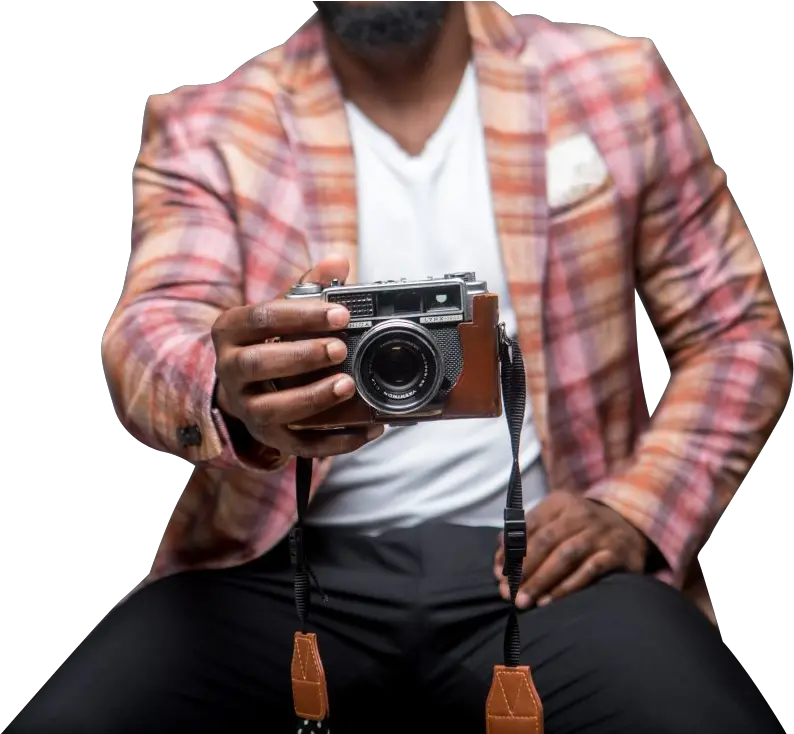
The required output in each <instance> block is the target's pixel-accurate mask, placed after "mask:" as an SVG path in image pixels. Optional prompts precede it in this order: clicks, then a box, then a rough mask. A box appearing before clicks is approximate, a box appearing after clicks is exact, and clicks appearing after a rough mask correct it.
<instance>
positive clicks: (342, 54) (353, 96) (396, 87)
mask: <svg viewBox="0 0 794 734" xmlns="http://www.w3.org/2000/svg"><path fill="white" fill-rule="evenodd" d="M449 6H450V7H449V9H448V11H447V15H446V18H445V19H444V24H443V26H442V27H441V28H440V29H439V32H438V33H437V34H436V35H435V36H434V37H433V38H432V39H430V40H429V41H428V43H427V44H426V45H425V46H424V47H422V48H418V49H416V50H415V51H413V52H412V53H411V54H408V55H406V54H403V53H402V52H400V53H399V55H398V54H397V53H395V54H388V53H384V54H383V55H382V56H379V57H378V58H366V59H364V58H361V57H358V56H356V55H354V54H352V53H351V52H350V51H348V50H347V49H346V48H345V47H344V46H343V45H342V43H341V42H340V41H339V39H338V38H337V37H336V36H335V35H334V34H333V33H326V47H327V50H328V57H329V60H330V62H331V66H332V67H333V69H334V72H335V74H336V76H337V78H338V79H339V83H340V85H341V87H342V91H343V93H344V95H345V97H347V98H348V99H349V100H351V101H352V102H353V103H358V102H359V101H361V100H362V99H368V100H370V104H372V100H373V99H377V100H378V103H379V106H383V107H386V108H395V109H397V108H403V109H404V108H405V107H406V106H411V107H413V106H415V105H421V104H422V103H423V102H424V100H426V99H428V98H430V97H435V96H437V95H439V94H441V95H444V94H445V93H448V92H449V91H450V90H453V93H454V90H457V88H458V85H459V84H460V80H461V77H462V76H463V72H464V70H465V68H466V65H467V64H468V62H469V59H470V56H471V48H470V40H469V31H468V27H467V25H466V14H465V11H464V7H463V3H462V2H451V3H449Z"/></svg>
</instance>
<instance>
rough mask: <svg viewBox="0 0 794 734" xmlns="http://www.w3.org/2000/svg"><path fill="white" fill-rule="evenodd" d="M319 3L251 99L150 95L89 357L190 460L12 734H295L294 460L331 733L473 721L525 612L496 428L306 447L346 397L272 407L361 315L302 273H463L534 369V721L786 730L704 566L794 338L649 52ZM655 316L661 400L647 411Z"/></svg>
mask: <svg viewBox="0 0 794 734" xmlns="http://www.w3.org/2000/svg"><path fill="white" fill-rule="evenodd" d="M316 5H317V7H318V10H319V13H318V16H317V17H316V18H314V19H312V20H311V21H310V22H309V23H308V24H307V25H306V26H305V27H304V28H302V29H301V30H300V31H299V32H298V33H297V35H295V36H294V37H293V38H292V39H290V40H289V41H288V42H287V43H286V44H285V45H284V46H282V47H279V48H277V49H274V50H272V51H270V52H268V53H266V54H264V55H262V56H260V57H258V58H256V59H254V60H253V61H251V62H249V63H248V64H246V65H244V66H243V67H242V68H241V69H240V70H238V71H237V72H236V73H234V74H233V75H232V76H230V77H229V78H228V79H226V80H224V81H222V82H219V83H217V84H212V85H207V86H198V87H186V88H182V89H178V90H176V91H174V92H172V93H170V94H167V95H163V96H160V97H154V98H152V99H151V100H150V102H149V105H148V109H147V115H146V122H145V129H144V136H143V144H142V149H141V154H140V158H139V160H138V163H137V165H136V169H135V214H134V231H133V252H132V258H131V261H130V266H129V272H128V277H127V280H126V283H125V287H124V292H123V295H122V298H121V301H120V303H119V305H118V308H117V309H116V311H115V313H114V315H113V317H112V320H111V322H110V325H109V326H108V329H107V332H106V335H105V338H104V342H103V356H104V362H105V366H106V372H107V376H108V381H109V384H110V388H111V392H112V395H113V399H114V403H115V405H116V408H117V411H118V414H119V417H120V418H121V420H122V421H123V422H124V424H125V425H126V426H127V427H128V428H129V430H130V431H131V432H132V433H133V435H135V436H136V437H137V438H139V439H140V440H141V441H143V442H144V443H146V444H148V445H150V446H153V447H154V448H156V449H159V450H163V451H169V452H172V453H174V454H176V455H179V456H182V457H184V458H185V459H187V460H189V461H191V462H193V463H195V465H196V469H195V472H194V474H193V476H192V477H191V480H190V482H189V484H188V486H187V488H186V490H185V492H184V494H183V496H182V498H181V500H180V501H179V503H178V505H177V508H176V511H175V513H174V516H173V518H172V519H171V522H170V524H169V526H168V529H167V531H166V534H165V537H164V539H163V542H162V545H161V548H160V550H159V552H158V554H157V558H156V562H155V564H154V568H153V570H152V574H151V575H150V577H149V578H148V579H147V580H146V583H145V584H144V585H143V588H141V589H139V590H137V591H136V592H135V593H134V594H133V595H132V596H131V597H130V598H129V599H127V600H126V601H125V602H124V603H122V604H121V605H119V606H118V607H117V608H116V609H115V610H113V611H112V612H111V614H110V615H109V616H108V617H107V618H106V619H105V620H104V621H103V622H102V623H101V624H100V625H99V627H98V628H97V629H96V630H95V631H94V632H93V633H92V634H91V635H90V636H89V638H88V639H87V640H86V641H85V642H84V643H83V645H81V647H80V648H79V649H78V650H77V651H76V652H75V653H74V655H73V656H72V657H71V658H70V659H69V660H68V661H67V662H66V663H65V664H64V666H63V667H62V668H61V670H60V671H59V672H58V673H56V675H55V676H54V677H53V678H52V680H51V681H50V682H49V683H48V684H47V685H46V686H45V687H44V688H43V689H42V691H41V692H40V693H39V694H38V695H37V696H36V698H34V700H33V701H32V702H31V703H30V704H29V705H28V707H27V708H26V709H25V710H24V711H23V713H22V714H21V715H20V716H19V717H18V718H17V720H16V721H15V722H14V723H12V725H11V727H10V729H9V731H10V732H13V733H14V734H22V733H23V732H26V733H30V732H48V733H49V734H57V733H58V732H78V731H79V732H81V733H82V734H89V733H90V732H113V733H114V734H120V733H122V732H136V733H141V732H147V734H157V733H159V732H181V731H185V732H187V731H190V732H193V734H195V733H197V732H232V731H234V732H240V733H241V734H242V733H243V732H259V731H273V732H284V731H291V730H294V727H295V713H294V710H293V696H292V690H291V687H290V680H289V666H290V659H291V656H292V641H293V640H292V635H293V632H294V631H295V630H296V629H297V619H296V616H295V608H294V603H293V590H292V575H291V570H290V558H289V555H290V554H289V548H288V544H287V541H286V540H285V538H286V536H287V533H288V531H289V530H290V527H291V526H292V524H293V522H294V520H295V472H294V463H293V460H292V459H293V457H296V456H299V457H314V458H318V457H325V458H322V459H320V460H319V461H318V463H317V467H316V468H317V471H315V482H314V486H313V501H312V503H311V506H310V510H309V514H308V518H307V524H308V528H307V543H308V552H309V557H310V559H311V561H312V564H313V566H314V569H315V571H316V573H317V576H318V580H319V583H320V584H321V585H322V586H323V588H324V591H325V592H326V594H327V597H328V601H327V603H326V604H320V603H318V597H315V603H314V605H313V616H312V617H311V620H310V624H309V630H310V631H313V632H317V633H318V640H319V645H320V648H321V652H322V662H323V665H324V668H325V673H326V677H327V682H328V696H329V700H328V705H329V709H330V720H329V721H330V724H331V728H332V730H334V731H338V732H340V733H341V734H351V732H363V731H367V732H369V731H380V732H383V731H389V732H391V731H395V732H397V731H404V730H405V729H406V727H414V728H416V729H418V730H422V731H456V732H480V731H482V730H483V727H484V726H485V713H486V712H485V700H486V696H487V694H488V690H489V685H490V683H491V676H492V671H493V666H494V665H495V664H498V663H500V662H501V661H502V655H503V653H502V631H503V627H504V623H505V618H506V616H507V611H508V603H507V602H506V601H505V599H506V597H507V596H508V592H507V589H506V582H505V580H504V578H502V574H501V571H502V558H503V552H502V550H501V540H500V535H499V528H500V527H501V525H502V508H503V506H504V499H505V498H504V491H505V487H506V484H507V480H508V475H509V470H510V462H511V454H510V445H509V440H508V433H507V429H506V425H505V422H504V419H494V420H489V419H483V420H480V421H474V420H471V421H443V422H438V423H432V422H430V423H422V424H418V425H415V426H405V427H399V428H389V429H387V430H386V431H385V432H384V430H383V429H382V428H380V427H378V428H374V429H372V430H369V431H364V430H362V431H358V432H352V433H350V434H346V435H336V434H335V435H333V436H328V435H325V434H322V433H315V432H296V431H293V430H290V429H288V428H287V427H286V426H287V425H288V424H292V423H294V422H295V421H297V420H300V419H302V418H306V417H308V416H310V415H312V414H315V413H317V412H319V411H321V410H323V409H325V408H327V407H330V406H333V405H335V404H337V403H339V402H340V401H344V400H347V399H349V398H350V397H351V396H352V395H353V392H354V386H353V384H352V382H351V381H350V379H348V378H346V377H339V376H337V377H335V378H325V379H322V380H320V381H314V382H312V383H311V384H309V385H308V386H307V387H303V388H292V389H289V390H276V389H275V387H274V384H273V380H277V379H278V378H281V377H286V376H291V375H298V374H305V373H311V372H314V371H316V370H318V369H319V368H322V367H326V366H328V365H332V364H338V363H340V362H341V361H342V360H343V359H344V358H345V346H344V344H343V343H342V342H341V341H340V340H338V339H335V338H334V337H328V338H321V339H318V338H314V337H312V336H311V335H312V334H317V333H318V332H334V331H336V330H339V329H341V328H343V327H344V326H345V324H346V323H347V321H348V319H349V314H348V313H347V312H346V311H344V309H339V308H330V307H327V306H324V305H320V304H308V305H307V304H305V303H303V302H295V301H285V300H281V299H280V295H281V294H283V293H284V292H285V291H286V290H287V289H288V288H289V287H290V286H291V285H292V284H293V283H295V282H296V281H298V280H299V279H300V278H301V277H303V278H304V279H305V280H311V281H321V282H326V283H327V282H330V281H331V280H332V279H334V278H336V279H340V280H345V279H347V280H348V282H352V281H358V282H368V281H372V280H375V279H388V278H398V277H403V276H404V277H412V276H419V277H422V276H426V275H428V274H432V275H442V274H443V273H445V272H449V271H454V270H474V271H476V273H477V274H478V276H479V277H482V278H484V279H486V280H487V281H488V284H489V288H490V290H492V291H494V292H496V293H498V295H499V297H500V310H501V317H502V320H503V321H504V322H505V324H506V327H507V329H508V331H509V332H510V333H512V334H514V335H517V337H518V340H519V342H520V344H521V346H522V351H523V353H524V359H525V362H526V374H527V379H528V383H527V384H528V394H529V398H530V400H529V401H528V410H527V412H526V417H525V421H524V426H523V435H522V451H521V454H520V457H519V464H520V467H521V471H522V478H523V485H524V499H525V510H526V513H527V514H526V518H527V520H526V525H527V533H528V538H529V539H528V552H527V555H526V558H525V559H524V566H523V582H522V587H521V593H520V594H519V595H518V597H517V599H516V605H517V606H518V608H519V609H520V610H521V611H520V615H519V618H520V631H521V641H522V645H523V647H522V648H521V662H522V664H524V665H529V666H530V667H531V670H532V675H533V678H534V683H535V686H536V688H537V692H538V693H539V695H540V699H541V701H542V705H543V710H544V718H545V730H546V731H547V732H553V733H554V734H557V733H558V732H573V731H576V732H584V731H587V732H592V733H594V734H596V733H600V732H631V733H632V734H641V733H643V732H684V733H685V732H699V733H700V732H710V731H714V732H721V733H723V734H726V733H730V732H737V733H738V732H754V733H755V734H766V733H769V732H781V731H782V729H781V727H780V725H779V724H778V723H777V721H776V720H775V717H774V715H773V714H772V713H771V711H770V710H769V708H768V707H767V705H766V704H765V702H764V701H763V699H762V697H761V695H760V694H759V692H758V691H757V690H756V688H755V687H754V686H753V684H752V682H751V681H750V680H749V678H748V677H747V675H746V674H745V673H744V671H743V670H742V669H741V667H740V665H739V664H738V663H737V661H736V660H735V659H734V658H733V657H732V656H731V655H730V653H729V652H728V650H727V649H726V648H725V647H724V645H723V644H722V642H721V641H720V638H719V634H718V632H717V631H716V629H715V627H714V626H713V624H712V623H711V622H710V621H708V619H707V616H706V615H708V614H710V608H709V606H708V600H707V599H706V598H705V597H704V595H703V587H702V583H701V582H702V578H701V577H700V575H699V568H698V565H697V561H696V558H697V553H698V551H699V550H700V548H701V547H702V546H703V544H704V543H705V542H706V540H707V538H708V537H709V534H710V533H711V531H712V529H713V528H714V525H715V523H716V522H717V520H718V519H719V517H720V515H721V513H722V512H723V510H724V509H725V507H726V505H727V503H728V502H729V500H730V498H731V497H732V496H733V494H734V493H735V491H736V489H737V488H738V486H739V484H740V482H741V481H742V479H743V477H744V476H745V474H746V472H747V471H748V469H749V467H750V465H751V464H752V462H753V460H754V459H755V458H756V456H757V455H758V453H759V451H760V449H761V447H762V445H763V443H764V442H765V440H766V438H767V437H768V435H769V433H770V431H771V430H772V428H773V427H774V425H775V423H776V421H777V419H778V418H779V415H780V413H781V411H782V408H783V406H784V403H785V401H786V398H787V396H788V392H789V389H790V384H791V354H790V348H789V343H788V340H787V337H786V334H785V330H784V327H783V325H782V322H781V318H780V314H779V312H778V309H777V307H776V305H775V302H774V298H773V296H772V293H771V290H770V288H769V285H768V282H767V279H766V276H765V274H764V271H763V267H762V264H761V261H760V259H759V257H758V255H757V253H756V250H755V246H754V244H753V242H752V239H751V237H750V235H749V233H748V231H747V228H746V226H745V224H744V222H743V220H742V218H741V216H740V214H739V212H738V210H737V208H736V206H735V204H734V202H733V200H732V198H731V195H730V193H729V191H728V189H727V188H726V184H725V177H724V175H723V173H722V171H721V170H720V169H719V168H718V167H717V166H716V165H715V163H714V162H713V160H712V158H711V156H710V154H709V150H708V147H707V145H706V141H705V139H704V137H703V135H702V133H701V131H700V129H699V127H698V125H697V123H696V121H695V119H694V117H693V116H692V113H691V111H690V110H689V107H688V106H687V104H686V102H685V101H684V99H683V97H682V96H681V94H680V92H679V90H678V88H677V87H676V85H675V83H674V81H673V80H672V78H671V76H670V74H669V73H668V71H667V70H666V68H665V66H664V64H663V62H662V60H661V59H660V58H659V56H658V54H657V52H656V51H655V48H654V47H653V45H652V44H651V43H649V42H647V41H645V40H637V39H626V38H621V37H619V36H615V35H613V34H610V33H608V32H607V31H604V30H602V29H599V28H593V27H586V26H575V25H558V24H554V23H550V22H548V21H546V20H544V19H542V18H539V17H535V16H525V17H521V18H512V17H510V16H509V15H508V14H507V13H505V12H504V11H502V9H501V8H499V6H497V5H496V4H493V3H457V2H452V3H436V2H424V3H391V2H384V3H353V2H350V3H316ZM635 289H637V290H638V291H639V293H640V294H641V296H642V298H643V300H644V302H645V304H646V307H647V309H648V312H649V314H650V316H651V319H652V321H653V323H654V325H655V327H656V329H657V331H658V334H659V337H660V339H661V341H662V344H663V345H664V348H665V352H666V354H667V357H668V359H669V362H670V366H671V373H672V376H671V381H670V385H669V387H668V389H667V391H666V393H665V396H664V398H663V400H662V402H661V404H660V406H659V407H658V409H657V411H656V413H655V414H654V417H653V421H650V422H649V420H648V416H647V411H646V408H645V402H644V398H643V393H642V388H641V383H640V375H639V367H638V360H637V348H636V338H635V314H634V305H633V304H634V292H635ZM301 335H305V336H306V338H305V339H298V340H297V341H287V340H284V341H280V340H279V339H278V338H279V337H285V336H290V337H295V336H298V337H300V336H301ZM328 457H336V458H334V459H333V460H331V459H330V458H328ZM693 590H694V591H693ZM698 590H699V595H698V594H695V597H694V598H695V599H696V601H697V603H698V604H699V605H700V606H701V609H702V610H703V611H705V612H706V615H704V614H703V613H702V612H701V611H699V610H698V609H697V607H696V605H695V604H693V602H692V601H691V600H690V599H688V598H687V596H693V594H694V592H695V591H698ZM682 591H683V592H685V593H682ZM506 699H507V695H505V700H506ZM513 703H515V702H513ZM510 705H512V704H510ZM516 705H517V704H516ZM513 723H516V722H515V721H514V722H513ZM519 723H520V722H519ZM324 724H325V725H327V724H328V722H319V724H314V725H313V727H314V730H322V726H323V725H324ZM525 724H526V726H525V728H524V729H520V728H513V729H510V731H522V730H525V731H528V732H529V731H537V730H538V729H537V726H538V722H537V721H536V720H534V719H527V720H526V722H525ZM298 725H299V727H300V728H301V730H303V729H304V728H305V729H306V730H308V726H309V722H308V721H307V722H304V721H299V722H298ZM493 731H496V729H493Z"/></svg>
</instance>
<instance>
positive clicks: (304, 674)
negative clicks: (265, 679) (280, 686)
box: [292, 632, 328, 721]
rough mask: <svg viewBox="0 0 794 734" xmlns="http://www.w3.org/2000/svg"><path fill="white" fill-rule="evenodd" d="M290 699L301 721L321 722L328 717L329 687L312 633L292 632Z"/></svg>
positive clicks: (315, 637)
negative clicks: (293, 635) (293, 640)
mask: <svg viewBox="0 0 794 734" xmlns="http://www.w3.org/2000/svg"><path fill="white" fill-rule="evenodd" d="M292 700H293V702H294V704H295V713H296V714H297V715H298V717H299V718H301V719H308V720H309V721H322V720H323V719H325V718H326V717H327V716H328V688H327V686H326V683H325V671H324V670H323V661H322V660H321V659H320V649H319V647H318V646H317V635H315V634H314V633H309V634H303V633H302V632H296V633H295V642H294V646H293V648H292Z"/></svg>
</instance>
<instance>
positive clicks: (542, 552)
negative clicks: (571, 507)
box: [521, 516, 581, 582]
mask: <svg viewBox="0 0 794 734" xmlns="http://www.w3.org/2000/svg"><path fill="white" fill-rule="evenodd" d="M580 531H581V528H579V527H578V526H576V525H572V524H570V523H569V522H568V521H567V520H566V518H565V516H561V517H559V518H558V519H556V520H554V521H552V522H551V523H549V524H548V525H545V526H543V527H541V528H540V529H539V530H537V531H536V532H535V533H533V534H532V535H531V536H530V537H529V538H527V554H526V556H525V557H524V562H523V565H522V568H521V580H522V582H524V581H526V580H527V579H528V578H530V577H532V576H533V575H534V574H535V573H536V572H537V570H538V569H539V568H540V567H541V565H543V563H545V562H546V560H547V559H548V558H549V557H550V556H551V555H552V553H554V551H555V550H556V549H557V547H558V546H559V545H561V544H562V543H563V542H565V541H566V540H568V539H569V538H571V537H573V536H574V535H577V534H578V533H579V532H580Z"/></svg>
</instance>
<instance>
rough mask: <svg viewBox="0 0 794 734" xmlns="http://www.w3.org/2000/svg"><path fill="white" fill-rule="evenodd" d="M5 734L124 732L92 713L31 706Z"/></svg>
mask: <svg viewBox="0 0 794 734" xmlns="http://www.w3.org/2000/svg"><path fill="white" fill-rule="evenodd" d="M3 734H122V730H121V729H119V728H117V727H113V726H105V724H104V722H103V721H102V720H101V717H100V716H99V715H95V714H94V713H93V712H90V711H86V712H84V713H78V712H75V711H69V710H62V711H45V710H43V709H41V708H40V707H36V706H32V705H31V706H28V708H27V709H25V710H24V711H22V713H21V714H20V715H19V716H18V717H17V718H16V719H14V721H12V722H11V724H10V726H9V727H8V728H7V729H6V730H5V732H4V733H3Z"/></svg>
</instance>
